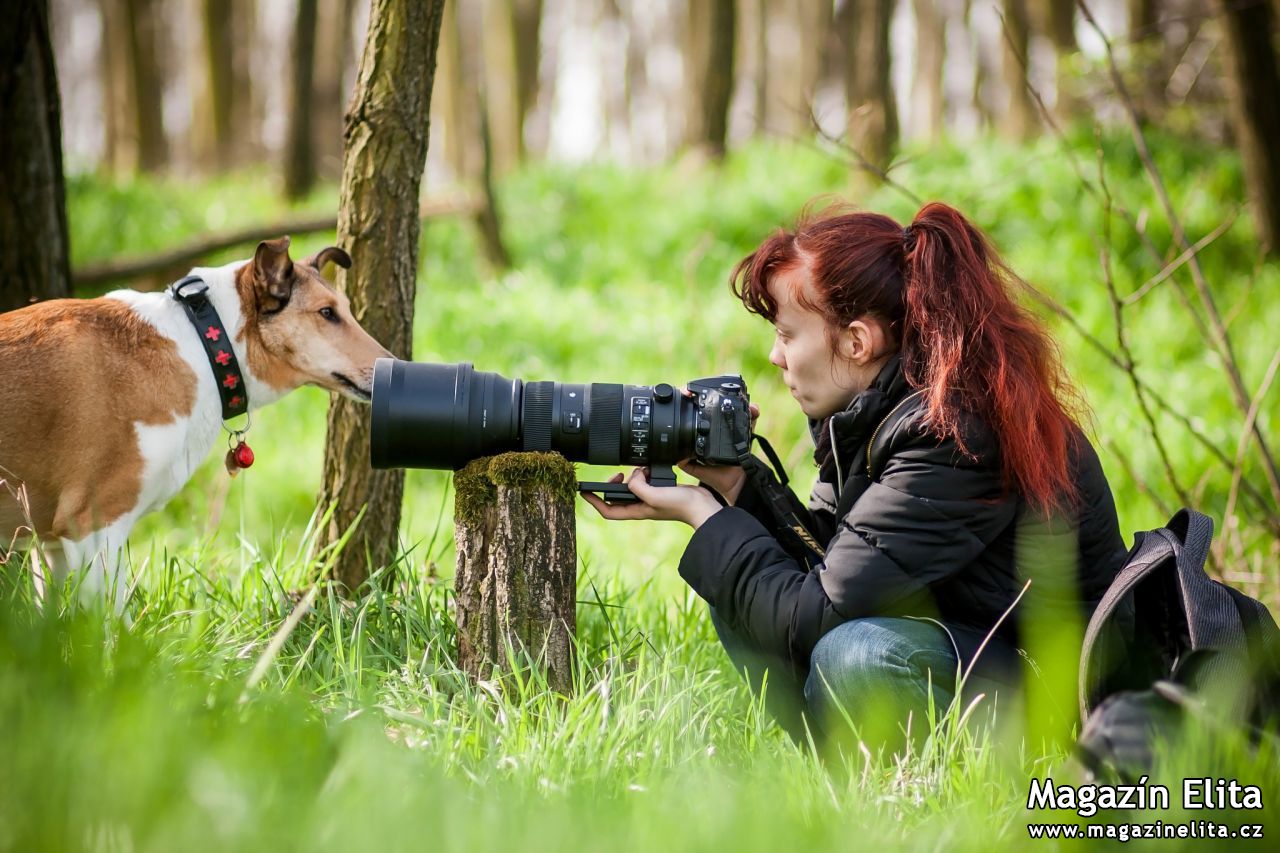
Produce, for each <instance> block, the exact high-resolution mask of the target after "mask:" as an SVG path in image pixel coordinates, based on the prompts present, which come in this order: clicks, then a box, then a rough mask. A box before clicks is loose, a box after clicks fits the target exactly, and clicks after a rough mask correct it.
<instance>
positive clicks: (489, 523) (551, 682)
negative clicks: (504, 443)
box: [454, 453, 578, 694]
mask: <svg viewBox="0 0 1280 853" xmlns="http://www.w3.org/2000/svg"><path fill="white" fill-rule="evenodd" d="M454 486H455V498H454V507H455V527H454V540H455V541H456V543H457V555H458V562H457V571H456V574H455V576H454V594H455V596H456V599H457V623H458V665H459V666H460V667H461V668H462V669H463V670H465V671H467V672H469V673H470V674H471V675H472V676H473V677H475V678H477V679H487V678H489V677H490V676H491V673H492V672H493V669H494V668H495V667H496V668H497V669H498V670H500V671H503V672H510V671H511V670H512V669H514V668H520V669H523V668H524V666H525V663H526V661H537V662H538V663H539V664H540V665H541V667H542V668H543V670H544V671H545V673H546V679H547V684H548V686H550V687H551V688H552V689H554V690H557V691H559V692H561V693H565V694H567V693H569V692H570V691H571V690H572V689H573V638H574V635H575V632H576V630H577V625H576V615H575V600H576V592H577V565H578V558H577V544H576V531H575V527H574V498H575V496H576V491H577V489H576V485H575V477H574V471H573V465H571V464H570V463H569V462H568V461H566V460H565V458H564V457H563V456H560V455H559V454H558V453H504V454H501V455H499V456H493V457H487V458H484V459H477V460H475V461H474V462H472V463H470V464H469V465H467V467H465V468H463V469H462V470H461V471H459V472H458V473H457V474H456V475H454ZM508 648H510V650H511V655H510V656H508V652H507V650H508Z"/></svg>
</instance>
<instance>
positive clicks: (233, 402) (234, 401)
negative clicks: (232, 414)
mask: <svg viewBox="0 0 1280 853" xmlns="http://www.w3.org/2000/svg"><path fill="white" fill-rule="evenodd" d="M243 402H244V398H243V397H241V396H240V395H239V394H237V395H235V396H234V397H232V398H231V399H230V400H228V401H227V405H228V406H230V407H231V408H233V409H235V408H237V407H239V405H240V404H241V403H243Z"/></svg>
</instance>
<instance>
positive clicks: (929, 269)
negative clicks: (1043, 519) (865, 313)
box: [902, 202, 1078, 515]
mask: <svg viewBox="0 0 1280 853" xmlns="http://www.w3.org/2000/svg"><path fill="white" fill-rule="evenodd" d="M903 252H904V254H905V259H906V268H905V269H906V272H905V276H904V278H905V288H904V308H905V314H904V321H903V324H902V363H903V370H904V372H905V375H906V378H907V381H908V382H909V383H911V385H912V386H914V387H917V388H924V389H926V391H925V393H926V395H927V396H926V400H927V410H926V415H927V420H928V422H929V423H930V424H931V426H932V428H933V430H934V431H935V433H937V434H938V435H940V436H949V437H952V438H954V439H955V440H956V442H957V444H958V445H959V447H960V450H961V452H963V453H969V449H968V447H967V446H966V444H965V441H964V434H963V431H962V418H963V417H964V415H965V414H966V413H973V414H976V415H977V416H978V417H979V418H981V419H982V421H983V422H985V423H986V424H987V426H988V427H989V428H990V429H991V430H992V432H993V433H994V434H995V437H996V440H997V443H998V445H999V448H1000V458H1001V464H1002V467H1003V473H1004V483H1005V488H1006V489H1016V490H1017V491H1019V492H1021V493H1022V495H1023V496H1024V497H1025V498H1026V499H1027V500H1028V502H1029V503H1031V504H1032V505H1034V506H1035V507H1037V508H1038V509H1039V510H1041V511H1042V512H1043V513H1044V514H1046V515H1047V514H1049V513H1050V512H1051V511H1052V510H1053V508H1054V507H1055V506H1057V505H1061V504H1062V503H1063V502H1066V503H1067V504H1070V503H1073V502H1074V500H1075V498H1076V497H1077V494H1078V490H1077V488H1076V484H1075V483H1074V482H1073V480H1072V477H1071V465H1070V454H1071V451H1072V447H1071V443H1072V441H1073V438H1072V437H1073V435H1074V425H1075V419H1074V418H1073V417H1072V414H1071V412H1069V411H1068V409H1067V407H1066V405H1064V401H1069V402H1070V403H1072V404H1073V406H1078V399H1077V397H1076V395H1075V392H1074V391H1073V390H1072V389H1071V388H1070V386H1069V383H1068V382H1067V380H1066V377H1065V374H1064V372H1063V369H1062V362H1061V358H1060V356H1059V353H1058V350H1057V347H1056V346H1055V344H1054V342H1053V340H1052V339H1051V338H1050V336H1049V334H1048V332H1047V330H1046V329H1045V328H1044V326H1043V325H1042V324H1041V323H1040V322H1039V321H1038V320H1037V319H1036V318H1035V317H1034V316H1033V315H1031V314H1030V313H1029V312H1028V311H1027V310H1026V309H1024V308H1023V307H1022V306H1020V305H1019V304H1018V303H1017V302H1016V301H1015V300H1014V298H1013V297H1012V295H1011V293H1010V291H1011V288H1010V282H1011V281H1012V280H1013V279H1014V276H1013V273H1012V272H1011V271H1010V270H1009V269H1008V267H1006V266H1005V265H1004V263H1003V262H1001V261H1000V259H999V258H998V257H997V256H996V253H995V252H994V250H993V249H992V247H991V245H990V244H989V243H988V241H987V240H986V238H985V237H984V236H983V235H982V233H981V232H979V231H978V230H977V229H976V228H974V227H973V225H971V224H970V223H969V222H968V221H967V220H966V219H965V218H964V217H963V216H962V215H961V214H960V213H959V211H957V210H955V209H954V208H952V207H949V206H947V205H945V204H941V203H937V202H934V203H931V204H928V205H925V206H924V207H923V208H921V209H920V212H919V213H917V214H916V217H915V220H914V221H913V222H912V223H911V225H909V226H908V227H907V228H906V229H905V230H904V231H903Z"/></svg>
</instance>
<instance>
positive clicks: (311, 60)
mask: <svg viewBox="0 0 1280 853" xmlns="http://www.w3.org/2000/svg"><path fill="white" fill-rule="evenodd" d="M317 12H318V3H317V0H298V15H297V18H296V19H295V26H294V30H293V68H292V77H291V80H290V83H291V85H290V96H289V131H288V135H287V137H286V139H285V146H284V194H285V197H286V198H288V199H290V200H297V199H300V198H302V197H303V196H305V195H306V194H307V193H309V192H311V188H312V187H314V186H315V183H316V160H315V149H314V148H313V147H312V144H311V140H312V126H311V100H312V97H313V96H314V91H313V88H312V82H313V80H314V79H315V68H316V17H317Z"/></svg>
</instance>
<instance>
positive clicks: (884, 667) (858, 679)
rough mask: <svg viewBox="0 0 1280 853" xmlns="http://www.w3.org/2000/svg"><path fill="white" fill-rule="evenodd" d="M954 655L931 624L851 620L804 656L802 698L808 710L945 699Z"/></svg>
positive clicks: (953, 666)
mask: <svg viewBox="0 0 1280 853" xmlns="http://www.w3.org/2000/svg"><path fill="white" fill-rule="evenodd" d="M955 667H956V657H955V653H954V651H953V650H952V649H951V647H950V640H949V639H947V637H946V634H945V633H944V632H943V631H942V630H941V629H940V628H938V627H937V626H936V625H932V624H931V623H928V622H920V621H918V620H912V619H903V618H890V617H871V618H866V619H854V620H852V621H849V622H846V623H844V624H842V625H839V626H838V627H836V628H834V629H832V630H831V631H829V632H828V633H827V634H826V635H824V636H823V637H822V639H821V640H819V641H818V644H817V645H816V646H815V647H814V650H813V653H812V655H811V657H810V670H809V677H808V679H807V680H806V682H805V699H806V701H807V703H808V704H809V705H810V707H811V708H814V709H815V710H818V706H823V705H825V704H826V702H827V700H829V699H835V700H836V701H837V702H839V703H840V704H841V705H842V707H845V710H846V711H854V710H855V708H853V707H849V706H851V705H869V704H886V703H893V704H903V703H913V702H918V701H919V700H920V698H921V697H925V696H927V693H928V690H929V688H930V684H932V689H933V692H934V695H935V697H937V698H939V699H946V700H949V697H950V695H951V690H950V689H949V685H950V684H951V683H952V681H953V679H954V676H955Z"/></svg>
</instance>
